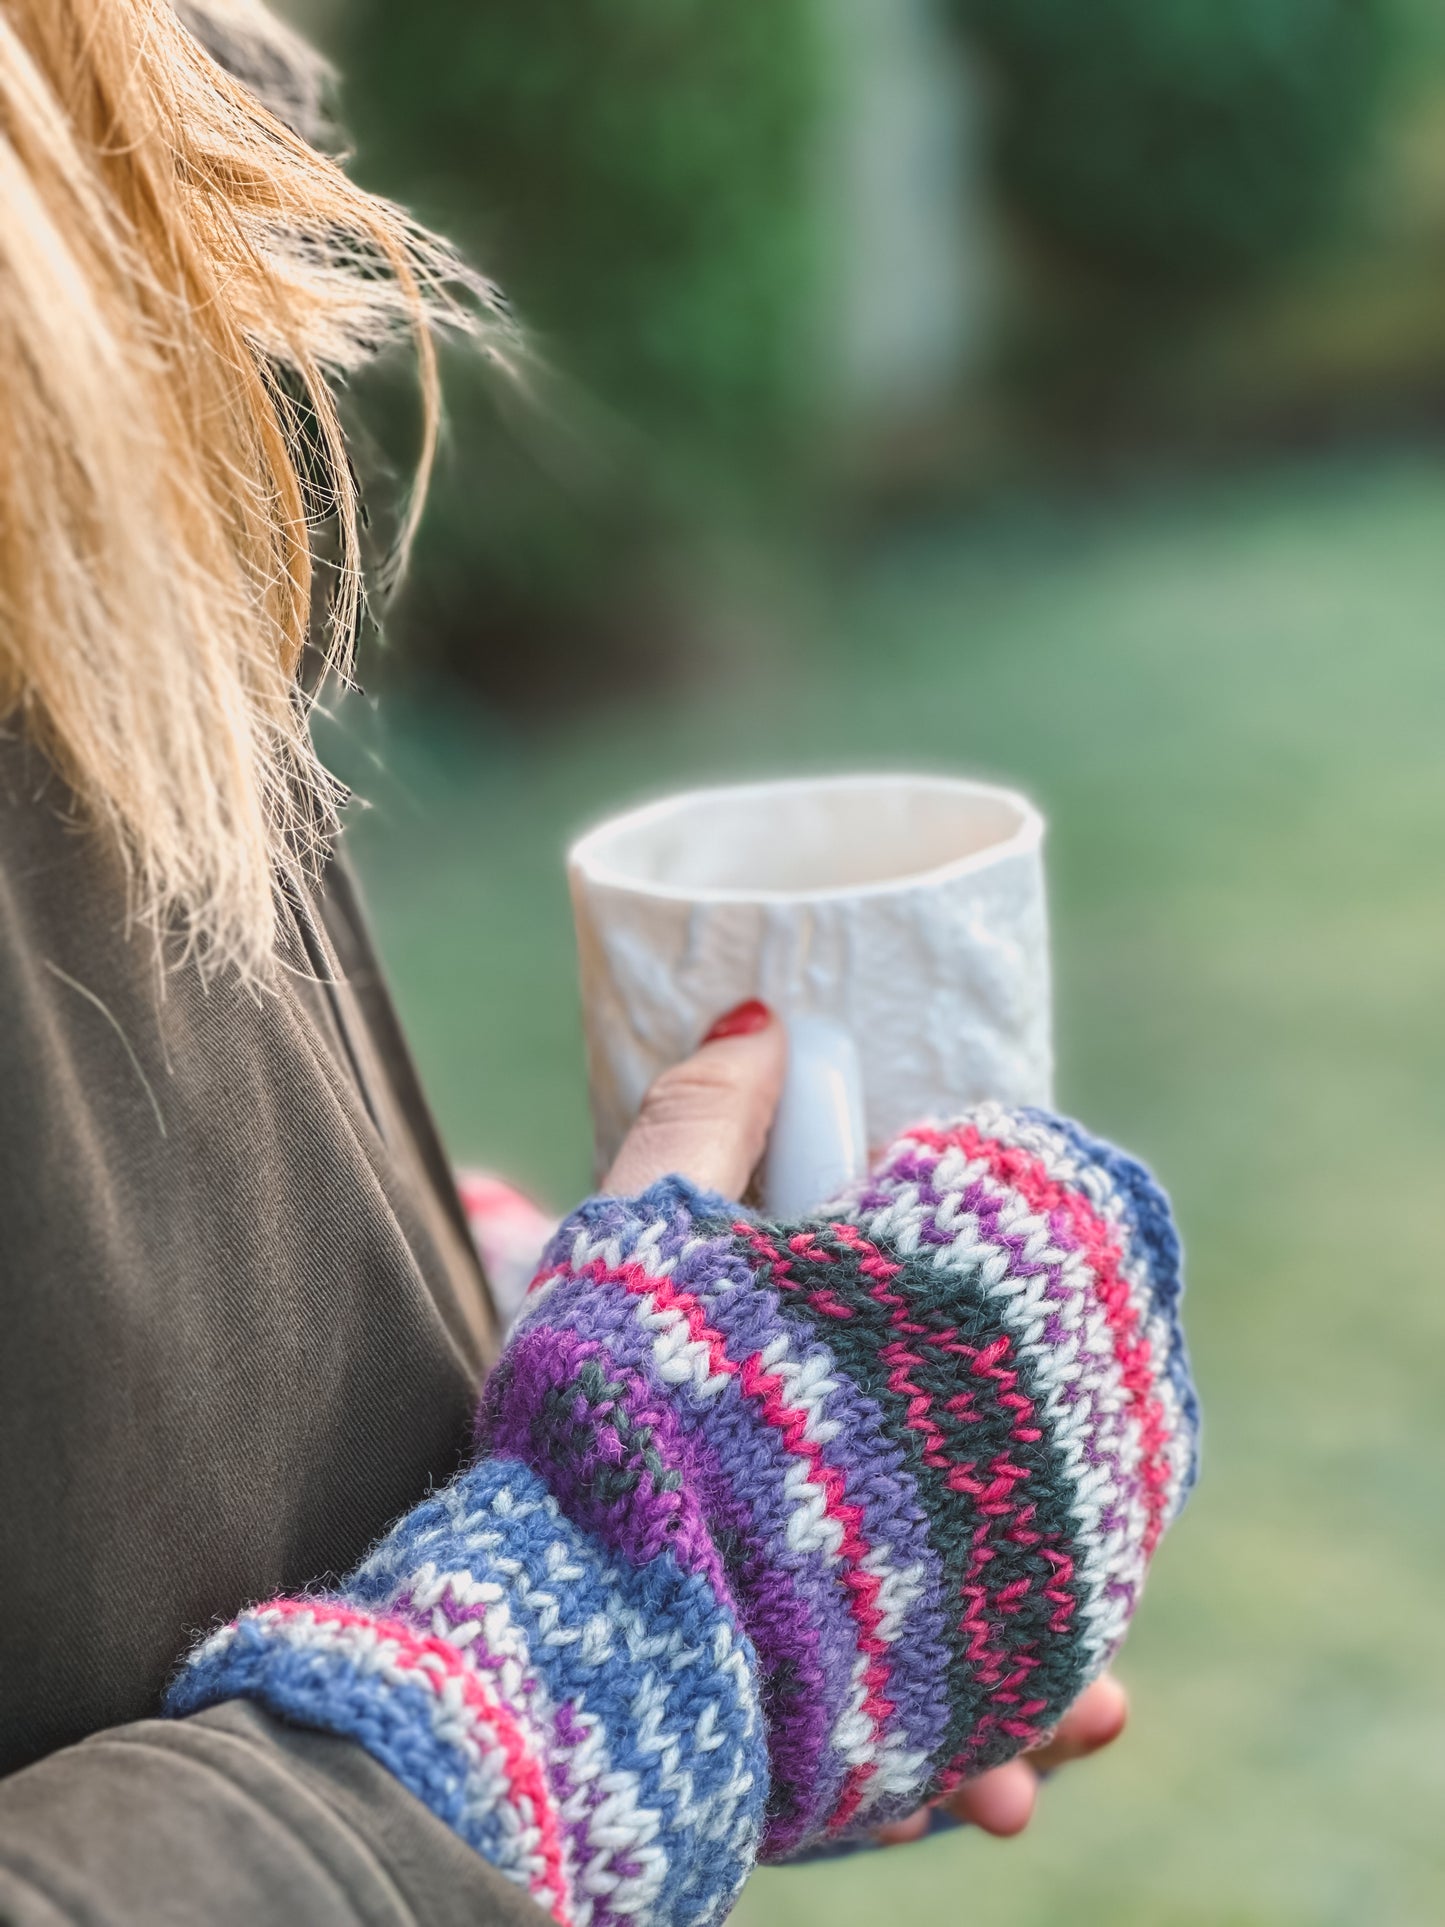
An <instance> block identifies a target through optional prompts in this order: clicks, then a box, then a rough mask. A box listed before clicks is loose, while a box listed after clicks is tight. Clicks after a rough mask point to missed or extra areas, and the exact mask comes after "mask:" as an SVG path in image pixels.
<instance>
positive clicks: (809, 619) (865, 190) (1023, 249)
mask: <svg viewBox="0 0 1445 1927" xmlns="http://www.w3.org/2000/svg"><path fill="white" fill-rule="evenodd" d="M297 10H298V11H300V12H302V13H304V15H305V17H306V18H307V22H308V24H309V25H310V26H311V27H312V28H313V29H314V30H315V31H316V33H317V34H318V36H319V37H321V38H322V39H323V41H324V42H325V43H326V44H327V45H328V46H329V47H330V48H331V49H332V50H333V51H334V52H335V54H336V56H337V58H338V60H339V61H340V62H341V64H342V66H343V68H344V69H345V71H346V72H347V74H348V75H349V76H350V79H349V83H348V87H347V89H346V91H345V92H344V93H343V97H342V100H343V112H344V116H345V119H346V122H347V124H348V127H349V129H350V132H351V133H352V135H353V137H354V139H355V141H356V143H357V147H358V159H357V166H358V167H359V169H360V171H361V172H362V174H363V176H364V177H365V178H366V179H367V180H368V181H369V182H372V183H374V184H377V185H381V186H384V187H386V188H387V189H388V190H389V191H392V192H394V193H396V194H398V195H401V196H403V197H405V198H407V199H409V200H411V201H412V202H413V203H414V204H415V205H416V206H417V207H418V208H419V209H420V211H421V212H422V213H423V214H424V215H426V216H427V217H428V218H431V219H433V220H436V221H437V222H439V223H442V224H444V225H446V226H447V227H448V228H449V230H450V231H452V232H454V233H456V234H457V235H458V236H459V238H461V239H462V240H464V241H465V242H466V244H467V245H468V247H469V248H470V249H471V250H472V251H473V252H474V254H475V255H476V257H477V258H478V259H479V260H480V261H481V262H482V263H483V264H484V265H486V266H487V267H488V268H489V269H490V270H492V271H493V272H495V273H496V274H497V275H498V277H499V278H500V280H501V281H502V282H503V283H504V285H505V286H506V287H507V289H508V291H509V293H510V295H511V296H512V298H513V301H514V304H515V306H516V308H517V309H518V311H519V313H520V315H521V316H522V318H523V320H524V321H525V322H526V323H527V325H528V326H529V328H530V330H531V332H532V338H533V340H534V342H535V343H536V348H537V355H538V359H539V362H541V363H544V364H545V366H546V368H547V370H548V371H549V372H548V374H547V376H546V378H545V379H543V378H541V377H540V376H539V377H538V378H537V380H536V381H535V383H534V387H535V389H536V391H537V392H538V393H539V395H540V397H541V399H540V402H539V404H538V406H537V407H536V408H535V409H534V408H531V407H530V406H529V405H520V406H519V405H518V404H517V402H516V401H515V400H513V401H509V400H508V399H507V398H506V397H505V395H503V396H499V395H498V393H497V384H496V382H495V381H494V380H490V381H489V380H488V379H486V378H484V377H482V376H480V375H478V374H477V373H476V371H474V370H470V369H467V368H465V367H461V366H453V367H452V368H451V369H450V371H449V374H450V381H451V387H450V393H451V396H452V402H451V410H452V424H453V425H452V435H451V444H450V447H449V450H448V453H447V457H446V460H445V462H444V465H443V471H442V475H441V477H440V480H439V484H438V490H437V496H436V500H435V502H434V504H433V508H432V511H431V517H430V520H429V523H428V529H427V533H426V535H425V536H424V538H423V542H422V545H421V549H420V551H419V553H418V557H417V561H416V565H415V568H414V571H413V578H412V584H411V587H410V588H409V590H408V591H407V592H406V595H405V596H404V598H403V600H402V601H401V602H400V603H399V604H398V605H397V607H396V608H395V609H394V610H393V611H392V613H391V615H390V617H389V620H388V624H387V628H388V637H389V640H388V645H387V647H386V649H385V650H384V651H381V652H373V660H372V662H371V663H370V664H369V666H368V674H367V677H366V680H367V681H368V685H369V686H370V687H371V688H372V695H371V697H370V698H369V699H367V700H356V699H352V700H349V701H348V702H347V703H345V704H343V705H342V707H341V709H340V711H339V712H338V714H337V716H336V717H335V718H334V719H333V720H332V721H331V722H330V723H328V725H327V726H326V727H327V736H326V741H327V746H328V749H329V751H330V753H331V754H332V755H333V757H334V758H335V760H336V761H337V763H338V764H339V765H340V766H341V767H342V769H343V770H344V772H345V773H346V774H347V775H348V776H349V777H350V778H351V780H352V781H353V782H354V783H355V784H356V785H357V787H358V789H359V791H360V792H361V794H362V796H363V797H364V799H365V803H366V807H364V808H358V811H357V816H356V820H355V822H354V825H353V830H352V843H353V847H354V849H355V850H356V852H357V854H358V856H359V858H360V861H361V865H362V868H363V872H364V874H365V877H366V881H367V886H368V890H369V895H370V897H371V900H372V905H373V909H374V912H375V915H376V919H377V923H378V927H379V935H380V938H381V942H382V947H383V950H384V952H385V954H386V956H387V958H388V960H389V963H390V965H391V967H392V970H393V972H394V977H395V985H396V990H397V994H398V997H399V999H400V1002H401V1004H402V1007H403V1013H404V1015H405V1017H406V1019H407V1021H408V1024H409V1028H410V1031H411V1034H412V1038H413V1041H414V1044H415V1047H416V1050H417V1054H418V1057H419V1059H420V1061H421V1066H422V1069H423V1072H424V1074H425V1076H426V1079H427V1082H428V1084H429V1086H430V1089H431V1092H432V1095H433V1097H434V1100H435V1102H436V1105H437V1108H438V1110H439V1112H440V1115H441V1118H442V1122H443V1126H444V1129H445V1131H446V1134H447V1135H448V1138H449V1140H450V1143H451V1146H452V1148H453V1150H454V1151H455V1152H456V1153H457V1154H458V1155H459V1156H465V1157H468V1158H472V1159H481V1160H484V1161H486V1162H489V1163H491V1164H493V1165H495V1166H497V1167H499V1168H502V1169H504V1170H506V1171H507V1172H509V1173H510V1174H512V1175H513V1176H515V1177H517V1178H519V1179H521V1180H523V1181H525V1182H526V1183H527V1184H529V1185H530V1186H531V1187H532V1188H533V1189H534V1190H536V1191H537V1192H538V1193H539V1194H541V1195H542V1196H543V1197H545V1198H546V1199H547V1200H548V1201H550V1202H551V1203H553V1204H555V1205H557V1206H559V1207H561V1206H563V1205H565V1204H566V1203H567V1202H569V1201H570V1200H571V1199H572V1198H573V1197H575V1195H576V1194H577V1193H578V1192H579V1191H581V1190H582V1189H583V1188H584V1187H585V1185H586V1183H587V1181H588V1178H589V1167H588V1142H587V1125H586V1110H585V1095H584V1087H583V1075H582V1058H581V1044H580V1031H579V1025H578V1019H577V1012H576V1001H575V987H574V976H573V959H572V946H571V932H570V924H569V917H568V909H567V903H566V897H565V890H564V886H563V881H562V871H561V851H562V847H563V844H564V841H565V839H566V837H567V836H568V834H569V833H570V832H571V831H573V830H574V829H575V828H576V827H578V826H579V825H580V824H582V823H583V822H585V821H586V820H587V819H589V818H590V817H593V816H596V815H598V814H600V813H602V812H603V811H605V810H608V809H610V808H612V807H614V806H616V805H618V804H621V803H623V802H626V801H630V800H632V799H634V798H637V797H639V796H642V795H646V794H648V793H650V792H655V791H657V790H660V789H662V788H664V787H667V786H669V785H674V784H679V783H683V782H691V781H694V780H698V779H702V778H707V777H726V776H729V775H737V774H743V773H749V772H755V771H780V770H792V769H799V768H828V767H837V766H839V765H844V764H846V765H869V764H873V765H878V766H897V765H899V764H905V763H906V764H918V765H922V766H925V767H930V768H942V769H958V770H965V771H970V772H979V773H983V774H988V775H996V776H999V777H1002V778H1004V779H1006V780H1007V781H1009V782H1012V783H1017V784H1020V785H1022V786H1024V787H1026V788H1028V789H1029V790H1030V791H1031V792H1032V793H1033V794H1034V795H1036V796H1037V797H1038V799H1039V800H1040V802H1041V803H1042V804H1043V806H1044V807H1045V809H1046V811H1047V813H1048V815H1049V818H1050V822H1051V833H1050V864H1051V881H1052V891H1053V907H1054V916H1055V924H1056V937H1057V970H1058V986H1059V997H1058V1034H1059V1048H1060V1097H1061V1101H1062V1102H1063V1103H1064V1104H1065V1105H1066V1106H1067V1107H1068V1108H1070V1109H1072V1110H1076V1111H1078V1112H1080V1113H1081V1114H1083V1115H1084V1116H1085V1117H1087V1118H1088V1119H1089V1120H1090V1121H1091V1122H1092V1123H1093V1124H1094V1125H1096V1126H1097V1127H1098V1128H1100V1129H1101V1130H1104V1131H1106V1132H1108V1133H1110V1134H1112V1135H1115V1136H1118V1137H1120V1138H1122V1139H1123V1140H1124V1141H1126V1142H1127V1143H1129V1144H1130V1145H1132V1146H1135V1147H1137V1148H1139V1149H1140V1150H1142V1151H1143V1152H1144V1153H1145V1154H1146V1155H1147V1156H1148V1157H1149V1158H1150V1159H1151V1161H1152V1162H1153V1163H1154V1164H1155V1165H1156V1166H1157V1168H1158V1169H1159V1170H1160V1172H1161V1174H1162V1175H1163V1176H1164V1177H1165V1179H1166V1180H1167V1182H1168V1183H1169V1184H1170V1186H1171V1188H1172V1189H1173V1191H1174V1194H1175V1197H1176V1200H1177V1204H1178V1208H1179V1213H1180V1216H1181V1219H1182V1222H1183V1226H1184V1230H1185V1233H1186V1239H1187V1242H1188V1246H1189V1252H1190V1259H1191V1265H1190V1290H1191V1303H1190V1329H1191V1335H1192V1341H1193V1347H1194V1352H1195V1358H1196V1364H1197V1367H1198V1372H1199V1377H1200V1380H1201V1385H1202V1391H1203V1396H1204V1402H1205V1409H1206V1417H1207V1425H1208V1431H1207V1437H1206V1446H1205V1470H1204V1477H1203V1481H1202V1484H1201V1486H1200V1489H1199V1492H1198V1495H1197V1497H1196V1499H1195V1501H1194V1504H1193V1506H1192V1508H1191V1511H1190V1513H1189V1514H1188V1516H1187V1518H1186V1521H1185V1523H1184V1524H1183V1526H1182V1527H1181V1529H1180V1530H1179V1532H1178V1533H1177V1534H1176V1536H1175V1537H1174V1538H1173V1539H1172V1540H1171V1541H1170V1542H1169V1544H1168V1545H1167V1546H1166V1547H1165V1549H1164V1551H1163V1553H1162V1554H1161V1557H1160V1560H1159V1564H1158V1567H1157V1570H1156V1573H1155V1576H1154V1579H1153V1582H1152V1586H1151V1590H1150V1594H1149V1597H1148V1600H1147V1603H1146V1606H1145V1609H1144V1611H1143V1613H1142V1615H1141V1618H1140V1622H1139V1625H1138V1627H1137V1629H1136V1631H1135V1632H1134V1634H1133V1635H1132V1637H1131V1639H1130V1642H1129V1646H1128V1648H1127V1650H1126V1653H1125V1656H1124V1662H1123V1668H1122V1670H1123V1673H1124V1677H1125V1678H1126V1680H1127V1681H1128V1683H1129V1685H1130V1686H1131V1688H1132V1690H1133V1693H1134V1696H1135V1719H1134V1724H1133V1728H1132V1730H1131V1733H1130V1735H1129V1737H1128V1739H1127V1741H1126V1742H1125V1743H1124V1744H1123V1745H1121V1746H1119V1747H1118V1748H1116V1749H1114V1751H1113V1752H1112V1753H1111V1754H1110V1755H1108V1756H1107V1757H1103V1758H1101V1759H1099V1760H1097V1761H1095V1762H1093V1763H1090V1764H1089V1765H1087V1766H1084V1767H1080V1768H1076V1769H1074V1770H1072V1771H1071V1772H1069V1773H1068V1774H1067V1775H1065V1776H1063V1777H1062V1778H1061V1779H1060V1780H1059V1781H1058V1782H1057V1783H1056V1784H1054V1785H1053V1786H1051V1787H1050V1788H1049V1789H1048V1792H1047V1795H1046V1798H1045V1800H1044V1802H1043V1806H1042V1810H1041V1813H1040V1816H1039V1818H1038V1820H1037V1822H1036V1824H1035V1826H1034V1828H1033V1829H1032V1830H1031V1831H1030V1833H1029V1834H1028V1835H1027V1836H1026V1837H1024V1838H1023V1839H1021V1840H1019V1841H1015V1842H1012V1843H1006V1844H1001V1843H995V1842H992V1841H988V1840H986V1839H983V1838H980V1837H977V1836H969V1835H953V1836H951V1837H949V1838H946V1839H941V1840H938V1841H936V1842H932V1843H929V1844H927V1845H924V1846H922V1847H918V1848H912V1849H907V1850H902V1851H894V1852H891V1853H888V1854H884V1855H874V1856H869V1857H867V1858H865V1859H855V1860H851V1861H848V1862H844V1863H841V1864H837V1865H835V1866H833V1867H824V1868H812V1869H807V1870H779V1871H776V1872H770V1873H767V1874H764V1875H761V1876H759V1877H758V1878H757V1879H756V1880H755V1881H754V1883H753V1885H752V1887H751V1888H750V1890H749V1892H748V1895H747V1897H746V1898H745V1901H744V1903H743V1907H742V1910H741V1913H740V1916H739V1918H740V1919H741V1920H742V1921H744V1922H745V1923H747V1927H784V1923H787V1924H788V1927H793V1923H797V1924H798V1927H802V1924H803V1923H814V1922H817V1923H820V1924H821V1923H827V1927H853V1924H854V1923H857V1927H864V1924H865V1923H868V1924H869V1927H871V1923H873V1922H876V1921H877V1920H879V1919H880V1918H884V1919H887V1918H897V1919H899V1920H901V1921H906V1922H909V1923H912V1922H915V1921H916V1922H919V1923H929V1922H934V1921H937V1922H941V1923H942V1922H949V1923H952V1922H959V1923H972V1922H986V1923H989V1924H990V1927H1044V1923H1049V1924H1050V1927H1052V1924H1053V1923H1055V1922H1058V1921H1061V1920H1067V1921H1070V1922H1074V1923H1078V1927H1095V1923H1098V1927H1104V1924H1105V1923H1107V1924H1108V1927H1306V1924H1308V1927H1439V1923H1441V1922H1442V1921H1445V1849H1442V1846H1441V1819H1440V1816H1441V1814H1442V1812H1445V1642H1442V1640H1441V1637H1440V1631H1439V1624H1440V1614H1439V1608H1438V1604H1437V1601H1438V1600H1439V1598H1440V1597H1441V1596H1442V1593H1445V1531H1442V1510H1445V1507H1442V1493H1445V1410H1442V1406H1445V1289H1442V1284H1441V1280H1440V1276H1439V1270H1440V1267H1439V1261H1438V1258H1437V1256H1436V1253H1437V1247H1436V1244H1435V1239H1436V1238H1438V1237H1441V1236H1442V1233H1445V1181H1442V1174H1445V1061H1442V1060H1445V1049H1442V1044H1445V1025H1442V1013H1441V1004H1442V988H1445V756H1442V748H1445V647H1442V639H1445V445H1442V438H1441V433H1440V429H1441V408H1440V404H1441V401H1442V399H1445V31H1442V29H1445V19H1442V17H1441V10H1440V9H1439V8H1438V5H1437V4H1431V5H1426V4H1424V0H1413V3H1412V0H1095V4H1094V5H1092V6H1090V7H1082V6H1079V5H1077V4H1070V0H948V4H945V0H937V3H936V4H934V3H933V0H809V3H807V4H805V3H804V0H732V4H731V5H729V6H727V7H720V6H718V5H717V4H716V0H712V4H711V5H704V4H702V0H569V4H568V5H567V6H566V7H563V6H562V5H560V4H554V3H553V0H465V3H464V0H408V4H407V5H406V6H404V7H402V6H397V5H395V4H394V0H310V4H308V5H306V6H305V7H304V8H302V7H300V6H299V0H298V8H297ZM358 405H359V406H360V408H361V411H362V415H363V418H364V421H365V425H366V428H367V430H368V432H369V433H370V434H372V435H374V437H375V449H374V457H375V462H376V476H377V481H376V483H375V486H376V487H377V488H378V489H381V490H383V491H384V485H385V468H386V460H387V454H386V451H388V450H391V451H392V453H391V457H390V459H392V460H395V461H399V460H400V459H401V456H402V452H403V450H404V436H405V433H406V427H407V413H406V408H405V403H404V400H403V398H402V394H401V391H400V389H399V387H398V386H397V384H396V383H395V382H394V381H393V380H392V379H391V378H390V377H386V376H383V378H382V379H380V380H379V381H378V382H376V383H375V384H373V385H372V386H371V388H370V389H369V390H368V391H367V392H366V393H363V395H362V396H361V397H360V398H359V404H358Z"/></svg>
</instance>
